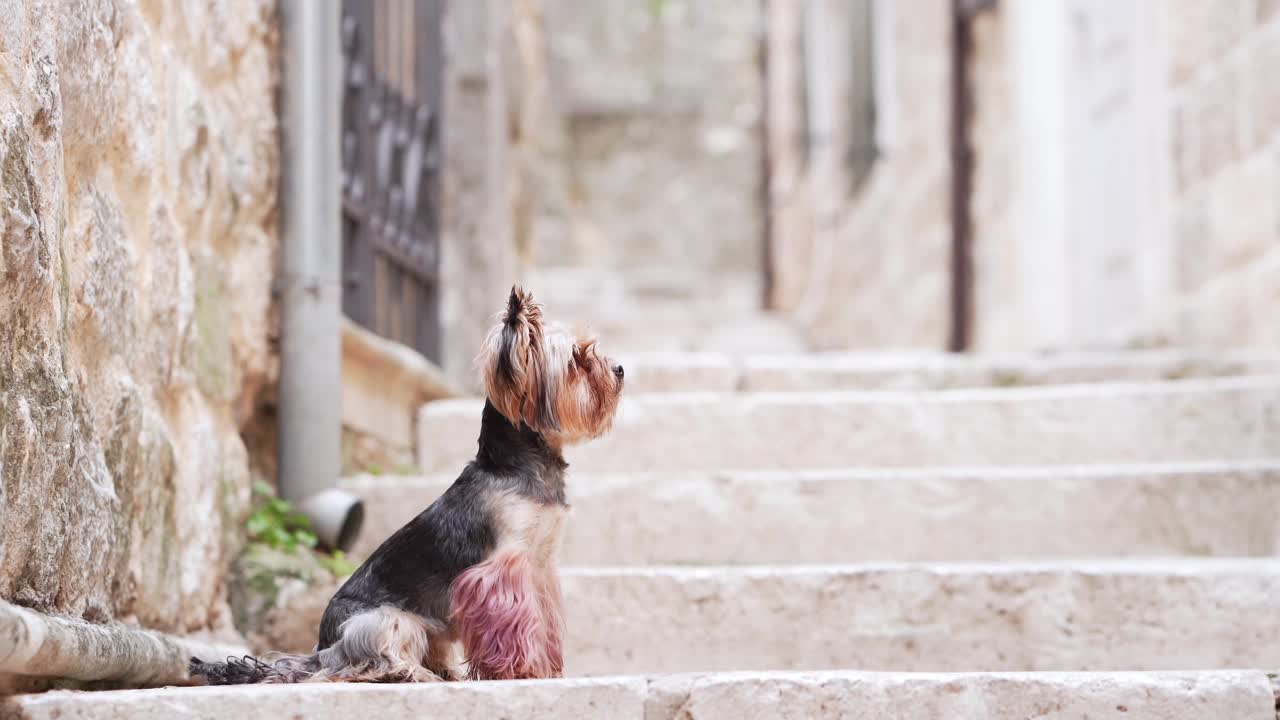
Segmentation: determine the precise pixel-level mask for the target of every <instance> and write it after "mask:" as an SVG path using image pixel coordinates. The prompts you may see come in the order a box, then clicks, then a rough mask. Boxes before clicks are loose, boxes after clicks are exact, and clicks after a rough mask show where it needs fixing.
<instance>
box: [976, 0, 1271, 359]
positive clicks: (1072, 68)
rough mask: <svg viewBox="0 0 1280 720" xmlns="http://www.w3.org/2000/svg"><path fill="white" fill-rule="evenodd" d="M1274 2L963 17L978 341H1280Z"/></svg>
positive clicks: (1013, 8)
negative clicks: (968, 32)
mask: <svg viewBox="0 0 1280 720" xmlns="http://www.w3.org/2000/svg"><path fill="white" fill-rule="evenodd" d="M1278 16H1280V13H1278V12H1277V10H1276V4H1275V3H1271V2H1261V1H1259V0H1229V1H1227V2H1209V1H1207V0H1179V2H1173V3H1143V2H1139V1H1138V0H1120V1H1119V2H1099V1H1098V0H1070V2H1064V3H1055V4H1051V3H1040V4H1036V3H1031V2H1010V3H1002V4H1000V5H998V6H997V7H996V8H995V9H994V10H989V11H986V12H984V13H983V15H982V16H981V17H980V18H979V19H978V21H977V23H976V26H975V27H976V35H975V38H976V48H975V57H974V68H975V71H974V76H973V81H974V85H975V88H976V99H975V103H974V105H975V123H974V134H973V136H972V137H971V143H972V144H973V146H974V148H975V152H976V167H975V178H974V184H975V195H974V202H973V205H972V206H971V208H970V209H971V212H972V213H973V217H974V224H975V243H974V247H975V266H976V279H975V297H976V301H977V319H976V346H977V348H979V349H985V350H1003V349H1027V348H1035V347H1046V346H1051V347H1079V346H1114V345H1126V344H1175V345H1206V344H1207V345H1217V346H1227V345H1232V346H1246V345H1271V346H1274V345H1276V344H1277V342H1278V341H1280V323H1277V322H1276V320H1275V315H1274V313H1273V312H1272V311H1271V310H1270V308H1271V307H1272V306H1274V304H1275V301H1276V299H1277V297H1278V296H1277V294H1276V293H1277V290H1276V288H1277V287H1280V283H1278V282H1277V279H1278V278H1280V275H1278V274H1277V273H1280V243H1278V242H1277V240H1280V110H1277V108H1280V86H1277V85H1276V84H1275V83H1274V82H1269V81H1268V79H1267V77H1266V76H1267V73H1268V72H1269V71H1270V70H1271V68H1274V67H1276V63H1277V62H1278V61H1280V17H1278Z"/></svg>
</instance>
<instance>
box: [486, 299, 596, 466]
mask: <svg viewBox="0 0 1280 720" xmlns="http://www.w3.org/2000/svg"><path fill="white" fill-rule="evenodd" d="M496 320H497V323H496V324H495V325H494V327H493V329H492V330H490V332H489V334H488V336H487V337H486V338H485V342H484V345H483V347H482V349H481V351H480V355H479V356H478V357H477V358H476V362H477V364H478V365H479V366H480V370H481V376H482V378H483V380H484V386H485V393H486V395H487V396H488V398H489V401H490V402H491V403H493V406H494V407H495V408H497V410H498V412H500V413H502V415H503V416H504V417H506V418H507V419H508V420H510V421H511V422H512V423H513V424H516V425H519V424H521V423H523V424H524V425H526V426H528V427H529V428H531V429H533V430H535V431H536V432H539V433H542V435H543V437H545V438H546V439H547V441H548V442H549V443H551V444H552V445H553V446H556V447H562V446H564V445H571V444H574V443H579V442H583V441H585V440H590V439H592V438H596V437H599V436H601V435H603V434H604V433H606V432H608V431H609V429H610V427H611V426H612V424H613V415H614V411H615V410H616V409H617V403H618V396H619V395H620V393H621V391H622V381H621V380H620V379H619V378H618V377H616V376H615V375H614V373H613V362H612V360H610V359H609V358H607V357H604V356H602V355H600V354H599V353H598V352H597V350H596V344H595V340H594V339H593V338H589V337H588V338H582V337H578V336H577V335H575V334H574V333H572V332H570V331H569V330H568V329H566V328H565V327H563V326H560V325H556V324H550V323H544V322H543V318H542V307H541V306H540V305H538V304H537V303H536V302H534V300H533V297H532V295H530V294H528V293H526V292H524V291H523V290H521V289H520V288H518V287H517V288H513V289H512V301H511V303H510V304H509V305H508V307H507V309H505V310H503V311H501V312H499V313H498V315H497V317H496Z"/></svg>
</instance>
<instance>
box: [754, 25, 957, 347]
mask: <svg viewBox="0 0 1280 720" xmlns="http://www.w3.org/2000/svg"><path fill="white" fill-rule="evenodd" d="M805 5H806V3H804V2H800V1H799V0H772V2H771V3H770V10H769V12H770V26H769V32H770V35H771V37H770V54H771V55H770V68H771V73H772V74H771V77H770V79H769V137H770V142H769V153H770V165H771V167H772V168H773V175H772V186H771V192H770V194H771V198H770V206H771V207H770V210H771V215H772V218H773V225H772V242H773V244H774V245H773V246H774V252H773V257H772V261H771V268H772V272H773V276H774V288H773V290H774V292H773V297H772V303H773V305H774V306H775V307H777V308H778V309H780V310H783V311H785V312H787V313H788V314H789V315H791V316H792V317H793V318H794V319H795V320H796V321H797V322H798V323H799V324H800V325H801V326H802V328H803V329H804V330H805V331H806V332H807V333H808V335H809V339H810V341H811V342H812V343H813V344H815V345H817V346H818V347H828V348H831V347H836V348H869V347H885V346H890V347H898V348H910V347H923V348H934V349H940V348H942V347H943V346H944V345H945V343H946V338H947V332H948V328H949V309H948V307H949V306H948V302H949V282H950V279H949V278H950V275H949V262H950V260H949V257H950V255H949V253H950V221H949V216H948V202H949V195H948V192H949V186H948V182H949V180H948V179H949V166H950V163H949V157H948V146H947V138H948V130H947V128H948V77H949V76H948V71H949V64H948V62H949V55H948V50H947V48H948V47H949V42H950V34H949V32H950V31H949V25H948V22H949V11H948V7H949V6H948V5H947V3H946V2H944V1H943V0H894V1H893V2H886V1H883V0H881V1H878V2H874V3H873V6H872V7H873V11H872V12H873V16H872V38H873V40H872V41H873V42H874V43H875V52H874V55H875V58H876V60H875V62H876V65H877V66H876V68H875V75H876V82H875V88H874V103H875V108H876V141H875V144H876V156H875V159H874V161H873V163H872V165H871V168H870V171H869V174H867V175H866V177H865V179H863V180H861V181H860V182H855V180H856V178H855V177H853V175H852V173H851V169H850V165H849V163H848V161H847V158H848V150H849V144H848V140H849V133H850V131H851V128H852V124H851V115H852V113H853V112H854V110H853V109H852V108H856V107H857V106H856V105H855V104H854V103H853V102H852V100H851V98H850V96H849V94H848V93H849V92H850V88H849V87H848V86H847V83H844V82H842V78H843V76H844V75H846V74H847V71H846V70H845V68H846V67H850V66H851V65H852V63H853V62H854V56H853V55H852V53H854V52H856V51H857V48H856V44H855V43H856V42H857V41H856V40H855V39H852V38H850V37H848V36H847V32H848V28H850V27H851V19H850V18H849V16H848V12H849V10H848V8H849V7H850V3H847V2H839V1H832V2H825V1H824V2H818V3H814V6H815V7H817V8H818V12H821V13H823V16H822V17H821V18H820V19H819V20H817V21H813V20H810V21H809V22H808V25H809V27H810V30H809V31H808V37H805V36H804V34H805V33H806V31H805V29H804V27H805V25H806V22H805V20H804V6H805ZM815 33H817V34H820V35H816V34H815ZM815 42H818V43H821V45H822V47H823V48H824V49H823V50H821V51H818V55H817V57H819V58H821V61H819V62H812V61H811V62H810V63H809V68H808V69H806V68H805V61H804V59H803V57H802V56H801V54H802V53H803V52H804V50H803V47H804V44H805V43H809V44H813V43H815ZM810 52H813V51H812V50H811V51H810ZM815 93H816V94H823V93H825V94H826V96H825V97H824V98H820V99H819V101H818V102H816V103H815V102H813V101H812V100H809V101H806V100H805V98H806V97H807V96H808V95H812V94H815ZM806 104H807V105H808V110H809V111H808V115H807V116H806V110H805V107H806ZM815 108H816V109H819V110H820V111H821V109H822V108H827V109H829V110H828V112H829V113H830V116H829V117H822V116H820V117H814V113H813V110H814V109H815ZM815 128H816V129H818V130H820V131H821V132H814V130H815ZM806 138H808V140H807V139H806ZM806 142H808V143H809V147H808V150H806V149H805V145H806Z"/></svg>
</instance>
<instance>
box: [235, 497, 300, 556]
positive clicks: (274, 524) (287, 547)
mask: <svg viewBox="0 0 1280 720" xmlns="http://www.w3.org/2000/svg"><path fill="white" fill-rule="evenodd" d="M253 500H254V510H253V513H252V514H251V515H249V521H248V523H247V524H246V528H247V529H248V530H249V540H250V541H252V542H257V543H262V544H263V545H266V546H267V547H269V548H272V549H274V550H281V551H283V552H286V553H290V554H292V553H294V552H297V550H298V548H299V547H304V548H314V547H315V546H316V534H315V533H314V532H312V531H311V521H310V520H309V519H307V516H306V515H303V514H302V513H300V512H298V511H297V510H295V509H294V508H293V505H291V504H289V502H288V501H286V500H281V499H280V498H278V497H276V493H275V490H272V489H271V486H270V485H268V484H266V483H264V482H258V483H255V484H254V486H253Z"/></svg>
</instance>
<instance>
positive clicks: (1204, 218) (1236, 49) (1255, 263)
mask: <svg viewBox="0 0 1280 720" xmlns="http://www.w3.org/2000/svg"><path fill="white" fill-rule="evenodd" d="M1166 32H1167V37H1166V39H1165V42H1166V43H1167V46H1168V47H1169V48H1170V52H1169V53H1168V55H1167V59H1166V62H1165V64H1164V65H1163V67H1162V68H1161V69H1162V70H1163V73H1162V76H1163V79H1164V80H1165V82H1167V87H1168V107H1167V111H1168V113H1169V122H1170V124H1171V137H1170V143H1169V148H1168V150H1169V153H1170V154H1171V165H1172V168H1173V170H1172V175H1173V180H1172V183H1171V185H1172V190H1171V200H1172V207H1171V209H1170V213H1171V215H1170V216H1169V218H1168V223H1169V227H1170V237H1169V242H1170V244H1171V249H1172V252H1171V254H1172V255H1173V257H1174V258H1175V266H1174V272H1173V282H1172V288H1173V292H1172V293H1171V297H1170V302H1169V305H1170V307H1169V308H1168V309H1167V312H1164V313H1161V314H1160V315H1161V316H1162V317H1161V320H1162V321H1163V324H1159V325H1157V326H1156V328H1155V330H1156V331H1157V332H1159V333H1162V334H1163V335H1164V336H1171V337H1173V338H1176V339H1179V340H1183V341H1186V342H1192V343H1208V344H1215V345H1258V346H1269V347H1278V346H1280V311H1278V310H1277V308H1280V82H1277V79H1276V72H1277V69H1280V2H1275V0H1227V1H1226V2H1221V1H1210V0H1185V1H1184V2H1179V3H1176V4H1175V5H1174V11H1173V12H1171V13H1169V15H1168V25H1167V31H1166Z"/></svg>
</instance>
